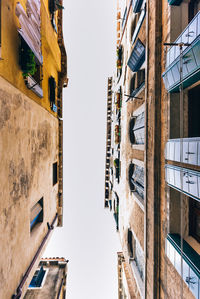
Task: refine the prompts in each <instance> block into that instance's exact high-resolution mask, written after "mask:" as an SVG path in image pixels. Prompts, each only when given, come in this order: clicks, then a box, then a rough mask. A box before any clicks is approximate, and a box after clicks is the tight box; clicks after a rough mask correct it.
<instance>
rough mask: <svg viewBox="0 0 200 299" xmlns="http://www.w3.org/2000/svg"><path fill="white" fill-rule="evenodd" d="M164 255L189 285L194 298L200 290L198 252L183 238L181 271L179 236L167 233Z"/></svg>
mask: <svg viewBox="0 0 200 299" xmlns="http://www.w3.org/2000/svg"><path fill="white" fill-rule="evenodd" d="M166 255H167V257H168V258H169V260H170V261H171V263H172V264H173V266H174V267H175V269H176V270H177V272H178V273H179V275H182V279H183V280H184V282H185V283H186V284H187V286H188V287H189V289H190V291H191V292H192V293H193V295H194V297H195V298H196V299H199V298H200V297H199V295H200V293H199V290H200V259H199V254H198V253H197V252H196V251H195V250H194V249H193V248H192V247H191V246H190V245H189V244H188V243H187V242H186V241H185V240H183V251H182V258H183V267H182V273H181V238H180V235H178V234H168V235H167V239H166Z"/></svg>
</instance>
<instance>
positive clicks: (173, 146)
mask: <svg viewBox="0 0 200 299" xmlns="http://www.w3.org/2000/svg"><path fill="white" fill-rule="evenodd" d="M174 150H175V144H174V142H173V141H172V142H170V144H169V158H168V159H169V160H172V161H173V160H174Z"/></svg>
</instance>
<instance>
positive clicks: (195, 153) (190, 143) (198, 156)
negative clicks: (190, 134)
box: [165, 137, 200, 166]
mask: <svg viewBox="0 0 200 299" xmlns="http://www.w3.org/2000/svg"><path fill="white" fill-rule="evenodd" d="M181 142H182V146H181ZM165 158H166V159H167V160H172V161H176V162H182V163H188V164H192V165H198V166H200V137H196V138H183V139H170V140H168V141H167V143H166V147H165Z"/></svg>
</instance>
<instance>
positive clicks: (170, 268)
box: [104, 0, 200, 299]
mask: <svg viewBox="0 0 200 299" xmlns="http://www.w3.org/2000/svg"><path fill="white" fill-rule="evenodd" d="M199 10H200V2H199V1H193V0H192V1H167V0H163V1H157V0H151V1H148V0H147V1H134V0H133V1H123V0H122V1H118V11H117V47H116V48H117V68H116V75H115V76H114V77H113V78H109V79H108V103H110V102H111V103H112V106H111V113H110V110H109V109H107V116H108V117H107V119H108V120H109V119H110V122H109V126H110V127H111V129H110V131H111V132H110V135H109V136H111V139H110V148H108V146H107V149H108V151H107V153H106V155H107V156H106V159H107V160H106V185H105V201H104V206H105V207H108V208H109V207H110V209H111V210H112V212H113V214H114V218H115V219H116V221H117V230H118V232H119V235H120V240H121V245H122V251H123V255H124V259H125V261H126V263H127V267H129V272H130V273H131V275H132V278H131V282H132V288H133V289H134V295H132V297H131V298H198V299H199V298H200V267H199V263H200V257H199V254H200V244H199V242H200V239H199V231H200V229H199V227H200V216H199V215H200V210H199V200H200V196H199V193H198V190H199V188H200V187H199V171H200V168H199V164H198V163H199V162H198V159H199V151H198V148H199V122H198V120H197V119H198V116H197V115H198V112H197V111H198V105H199V101H198V98H199V96H198V94H199V86H200V82H199V80H200V69H199V66H200V65H199V55H200V45H199V34H200V32H199V28H200V23H199V20H200V17H199V16H200V14H199ZM111 83H112V84H111ZM108 108H109V104H108ZM108 120H107V122H108ZM107 139H108V134H107Z"/></svg>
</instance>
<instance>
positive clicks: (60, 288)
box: [57, 278, 64, 299]
mask: <svg viewBox="0 0 200 299" xmlns="http://www.w3.org/2000/svg"><path fill="white" fill-rule="evenodd" d="M63 282H64V279H63V278H62V280H61V284H60V287H59V291H58V296H57V299H59V298H60V293H61V290H62V286H63Z"/></svg>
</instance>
